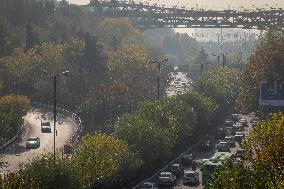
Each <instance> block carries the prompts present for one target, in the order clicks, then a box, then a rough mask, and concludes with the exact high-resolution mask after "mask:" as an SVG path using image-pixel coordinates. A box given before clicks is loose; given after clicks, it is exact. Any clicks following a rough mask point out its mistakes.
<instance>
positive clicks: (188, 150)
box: [132, 138, 205, 189]
mask: <svg viewBox="0 0 284 189" xmlns="http://www.w3.org/2000/svg"><path fill="white" fill-rule="evenodd" d="M204 139H205V138H201V139H200V140H199V141H198V142H197V143H195V144H193V145H192V146H190V147H189V148H188V149H186V150H185V151H184V152H183V153H181V154H180V155H179V156H177V157H176V158H175V159H174V160H173V161H171V162H170V163H168V164H167V165H166V166H165V167H163V168H162V169H160V170H159V171H157V172H156V173H155V174H154V175H153V176H151V177H150V178H147V179H145V180H143V181H141V182H139V183H138V184H137V185H135V186H133V187H132V189H139V188H140V187H141V185H142V184H143V183H144V182H154V181H155V178H157V177H158V175H159V174H160V173H161V172H163V171H165V170H166V169H168V167H169V165H172V164H174V163H178V162H179V161H180V159H181V157H182V156H183V155H184V154H185V153H188V152H190V151H191V150H192V149H193V148H195V147H197V146H198V145H199V144H200V143H201V142H202V141H203V140H204Z"/></svg>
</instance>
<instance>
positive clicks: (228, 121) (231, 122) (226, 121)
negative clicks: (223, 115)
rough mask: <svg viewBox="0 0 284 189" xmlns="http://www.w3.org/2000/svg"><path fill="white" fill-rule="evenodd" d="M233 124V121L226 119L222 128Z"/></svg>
mask: <svg viewBox="0 0 284 189" xmlns="http://www.w3.org/2000/svg"><path fill="white" fill-rule="evenodd" d="M234 123H235V122H234V121H233V120H231V119H226V120H225V121H224V126H228V127H231V126H233V124H234Z"/></svg>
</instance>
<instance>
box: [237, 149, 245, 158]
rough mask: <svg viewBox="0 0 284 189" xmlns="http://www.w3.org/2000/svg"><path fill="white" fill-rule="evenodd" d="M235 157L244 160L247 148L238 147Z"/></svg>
mask: <svg viewBox="0 0 284 189" xmlns="http://www.w3.org/2000/svg"><path fill="white" fill-rule="evenodd" d="M235 158H237V159H241V160H244V159H245V150H244V149H242V148H239V149H237V152H236V154H235Z"/></svg>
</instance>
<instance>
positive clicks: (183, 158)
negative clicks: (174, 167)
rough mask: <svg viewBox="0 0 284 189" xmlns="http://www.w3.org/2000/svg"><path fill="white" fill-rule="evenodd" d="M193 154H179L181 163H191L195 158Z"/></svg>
mask: <svg viewBox="0 0 284 189" xmlns="http://www.w3.org/2000/svg"><path fill="white" fill-rule="evenodd" d="M195 159H196V158H195V156H194V155H193V154H190V153H184V154H183V155H182V156H181V163H182V164H183V165H191V164H192V162H193V160H195Z"/></svg>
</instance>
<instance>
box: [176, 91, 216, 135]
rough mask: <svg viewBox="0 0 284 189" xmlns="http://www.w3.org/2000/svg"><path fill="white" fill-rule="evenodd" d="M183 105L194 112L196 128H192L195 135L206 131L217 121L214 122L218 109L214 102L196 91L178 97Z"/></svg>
mask: <svg viewBox="0 0 284 189" xmlns="http://www.w3.org/2000/svg"><path fill="white" fill-rule="evenodd" d="M178 98H180V99H181V100H182V101H184V103H185V104H187V105H189V106H190V107H192V108H193V110H194V111H195V112H196V118H197V126H196V127H194V129H196V130H195V131H196V132H197V133H200V134H201V133H202V131H207V130H208V129H209V128H210V127H212V126H214V124H215V123H216V122H217V121H219V120H216V117H215V116H216V112H218V111H219V109H220V107H218V105H217V104H216V102H215V101H214V100H213V99H211V98H208V97H206V96H203V95H201V94H200V93H198V92H197V91H194V90H193V91H191V92H189V93H186V94H184V95H181V96H178Z"/></svg>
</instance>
